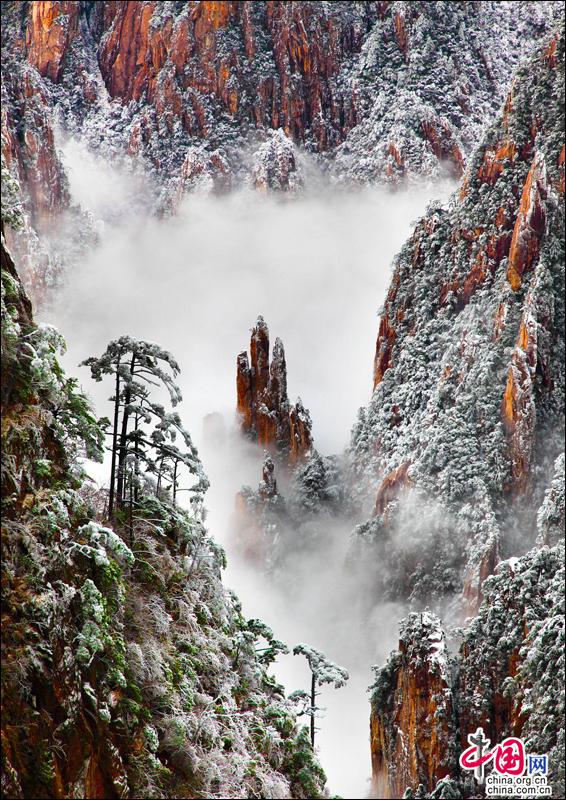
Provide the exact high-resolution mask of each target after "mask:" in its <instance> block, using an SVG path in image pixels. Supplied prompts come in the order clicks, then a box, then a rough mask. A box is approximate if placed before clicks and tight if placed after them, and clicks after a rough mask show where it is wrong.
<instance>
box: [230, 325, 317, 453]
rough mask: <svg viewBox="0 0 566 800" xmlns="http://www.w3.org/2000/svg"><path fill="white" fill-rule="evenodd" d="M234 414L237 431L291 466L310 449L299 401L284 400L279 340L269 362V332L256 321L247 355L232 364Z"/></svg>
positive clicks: (284, 370)
mask: <svg viewBox="0 0 566 800" xmlns="http://www.w3.org/2000/svg"><path fill="white" fill-rule="evenodd" d="M236 393H237V414H238V419H239V422H240V427H241V430H242V432H243V433H244V434H246V435H247V436H249V437H250V438H251V439H252V440H253V441H255V442H257V444H258V445H260V446H261V447H263V448H265V449H266V450H269V451H270V452H272V453H273V454H275V455H278V456H280V457H282V458H283V459H285V460H286V462H287V463H288V464H289V465H291V466H294V465H296V464H297V463H299V462H300V461H302V460H304V459H305V458H306V457H307V456H308V454H309V453H310V451H311V448H312V433H311V420H310V416H309V413H308V411H307V410H306V409H305V408H304V406H303V404H302V402H301V400H300V398H299V399H298V400H297V402H296V403H295V404H294V405H291V404H290V403H289V398H288V396H287V364H286V361H285V350H284V348H283V343H282V342H281V340H280V339H276V340H275V344H274V345H273V353H272V355H271V360H270V349H269V329H268V327H267V324H266V323H265V321H264V319H263V317H258V319H257V322H256V325H255V327H254V328H253V329H252V333H251V339H250V355H249V357H248V354H247V352H245V351H244V352H242V353H240V354H239V356H238V358H237V362H236Z"/></svg>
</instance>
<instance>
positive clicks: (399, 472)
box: [375, 461, 411, 514]
mask: <svg viewBox="0 0 566 800" xmlns="http://www.w3.org/2000/svg"><path fill="white" fill-rule="evenodd" d="M410 466H411V462H410V461H405V462H404V463H403V464H401V465H400V466H399V467H397V469H395V470H393V472H391V473H390V474H389V475H387V476H386V477H385V478H384V479H383V481H382V482H381V485H380V487H379V489H378V492H377V497H376V499H375V514H383V513H384V512H385V511H386V509H387V506H388V505H389V503H390V502H391V501H392V500H394V499H395V498H396V497H397V496H398V495H399V492H400V491H401V490H402V489H403V487H404V486H406V485H407V484H408V483H409V478H408V476H407V473H408V471H409V467H410Z"/></svg>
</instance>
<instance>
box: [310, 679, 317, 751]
mask: <svg viewBox="0 0 566 800" xmlns="http://www.w3.org/2000/svg"><path fill="white" fill-rule="evenodd" d="M315 703H316V678H315V677H314V672H313V674H312V679H311V711H312V714H311V744H312V749H313V750H314V709H315Z"/></svg>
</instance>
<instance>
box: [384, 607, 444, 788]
mask: <svg viewBox="0 0 566 800" xmlns="http://www.w3.org/2000/svg"><path fill="white" fill-rule="evenodd" d="M455 732H456V720H455V714H454V708H453V697H452V676H451V674H450V667H449V664H448V660H447V650H446V642H445V634H444V631H443V630H442V627H441V625H440V621H439V620H438V618H436V617H434V616H433V615H431V614H430V613H429V612H425V613H421V614H412V615H411V616H409V617H408V619H407V620H405V621H404V623H403V626H402V629H401V635H400V639H399V650H398V652H396V653H395V654H394V655H392V656H391V658H390V660H389V662H388V664H387V667H385V668H384V669H383V670H381V671H379V672H378V674H377V680H376V684H375V686H374V687H373V695H372V715H371V754H372V773H373V785H372V794H373V796H374V797H402V796H403V795H404V792H405V789H406V788H407V787H408V786H418V785H419V784H422V785H424V786H426V787H427V788H432V787H434V786H436V783H437V782H438V781H439V780H440V779H442V778H444V777H446V776H447V775H449V774H451V773H452V770H453V766H454V765H453V763H452V762H453V753H451V750H450V746H449V743H450V739H451V737H454V735H455Z"/></svg>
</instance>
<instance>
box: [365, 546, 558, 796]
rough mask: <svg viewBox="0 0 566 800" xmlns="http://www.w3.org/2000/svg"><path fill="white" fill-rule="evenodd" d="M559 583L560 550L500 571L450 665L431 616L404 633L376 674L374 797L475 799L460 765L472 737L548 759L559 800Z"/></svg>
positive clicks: (410, 622) (413, 619)
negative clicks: (512, 740)
mask: <svg viewBox="0 0 566 800" xmlns="http://www.w3.org/2000/svg"><path fill="white" fill-rule="evenodd" d="M563 580H564V549H563V545H558V546H555V547H554V548H553V549H549V548H548V547H543V548H542V549H540V550H532V551H530V552H529V553H527V554H526V555H525V556H523V557H522V558H521V559H511V560H509V561H506V562H501V563H500V565H499V567H498V571H497V575H495V576H492V577H490V578H489V579H488V580H486V582H485V584H484V587H485V588H484V590H485V599H484V601H483V602H482V604H481V606H480V608H479V612H478V616H477V617H476V618H475V619H473V620H472V621H470V622H469V624H468V625H467V627H465V628H464V630H463V631H462V637H463V641H462V644H461V645H460V647H459V650H458V652H457V653H454V655H451V654H450V653H449V652H448V650H447V648H446V645H445V633H444V630H443V628H442V625H441V623H440V621H439V620H438V618H436V617H435V616H434V615H432V614H430V613H428V612H425V613H423V614H411V615H410V616H409V617H408V619H407V620H405V621H404V622H403V623H402V626H401V634H400V641H399V649H398V650H397V651H395V652H394V653H393V654H392V655H391V656H390V658H389V660H388V662H387V664H386V665H385V666H384V667H382V668H375V671H376V682H375V684H374V686H373V694H372V712H371V752H372V766H373V791H372V796H374V797H407V798H412V797H425V796H426V797H430V796H431V794H430V793H431V792H434V795H432V796H434V797H471V796H475V794H474V792H475V791H477V787H476V785H475V784H474V783H473V782H472V783H470V782H469V776H467V775H465V774H462V772H461V771H460V769H459V766H458V756H459V754H460V753H461V752H462V751H463V750H465V749H466V748H467V746H468V741H467V737H468V734H470V733H474V732H475V730H476V729H477V728H478V727H482V728H483V730H484V734H485V736H487V737H488V738H489V739H490V741H491V746H492V747H494V746H496V745H497V744H500V743H501V742H502V741H503V740H504V739H505V738H506V737H508V736H517V737H521V738H522V739H523V740H524V742H525V745H526V752H527V753H548V754H549V759H548V763H549V766H550V765H552V766H550V776H549V777H550V781H551V783H552V784H553V788H554V793H555V794H557V795H558V796H561V794H562V793H563V791H564V777H563V770H562V765H563V758H564V750H563V748H564V743H563V731H562V732H561V727H562V725H563V714H564V696H563V694H562V693H561V691H560V688H559V687H560V685H561V682H562V676H561V668H560V661H561V657H562V656H561V654H562V651H563V619H562V608H563V602H564V601H563V585H562V584H563ZM456 720H457V724H456ZM444 784H450V786H447V787H446V793H444V791H442V789H441V787H442V786H443V785H444ZM449 789H450V791H449ZM405 792H406V793H405Z"/></svg>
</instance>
